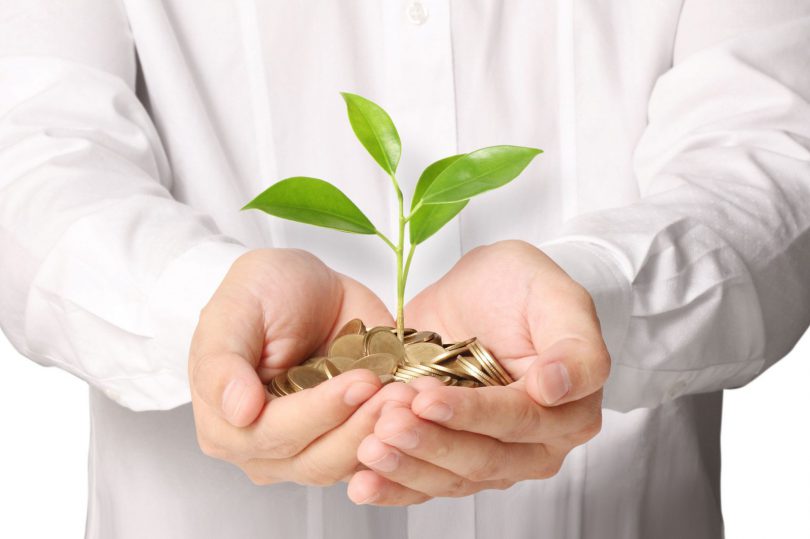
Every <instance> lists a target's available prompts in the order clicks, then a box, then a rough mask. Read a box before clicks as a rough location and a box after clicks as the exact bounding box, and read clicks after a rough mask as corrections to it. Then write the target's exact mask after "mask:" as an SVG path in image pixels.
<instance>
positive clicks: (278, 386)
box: [270, 371, 293, 397]
mask: <svg viewBox="0 0 810 539" xmlns="http://www.w3.org/2000/svg"><path fill="white" fill-rule="evenodd" d="M270 392H271V393H272V394H273V395H275V396H276V397H283V396H284V395H289V394H290V393H292V392H293V389H292V388H291V387H290V385H289V383H288V380H287V372H286V371H284V372H282V373H281V374H279V375H278V376H275V377H273V379H272V380H270Z"/></svg>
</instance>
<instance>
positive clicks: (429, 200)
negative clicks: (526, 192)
mask: <svg viewBox="0 0 810 539" xmlns="http://www.w3.org/2000/svg"><path fill="white" fill-rule="evenodd" d="M542 151H543V150H538V149H537V148H526V147H524V146H490V147H488V148H481V149H480V150H476V151H474V152H470V153H468V154H466V155H465V156H464V157H462V158H461V159H458V160H457V161H454V162H453V163H451V164H450V166H448V167H447V168H446V169H444V170H443V171H442V172H441V173H440V174H439V175H438V176H437V177H436V179H435V180H434V181H433V183H431V184H430V186H429V187H428V189H427V190H426V191H425V194H424V195H423V196H422V203H423V204H446V203H448V202H458V201H461V200H467V199H469V198H471V197H473V196H475V195H479V194H481V193H484V192H486V191H490V190H492V189H495V188H498V187H501V186H502V185H505V184H507V183H509V182H510V181H512V180H514V179H515V178H516V177H517V176H518V175H519V174H520V173H521V172H523V169H525V168H526V167H527V166H528V165H529V163H531V161H532V159H534V158H535V156H537V155H538V154H540V153H542Z"/></svg>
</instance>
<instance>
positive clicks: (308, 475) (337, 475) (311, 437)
mask: <svg viewBox="0 0 810 539" xmlns="http://www.w3.org/2000/svg"><path fill="white" fill-rule="evenodd" d="M352 318H361V319H363V320H364V321H365V322H366V323H367V324H372V325H383V324H384V325H393V321H392V319H391V315H390V313H389V312H388V310H387V309H386V307H385V305H384V304H383V303H382V301H380V300H379V298H377V297H376V296H375V295H374V294H373V293H372V292H371V291H370V290H368V289H367V288H366V287H364V286H362V285H360V284H359V283H357V282H356V281H354V280H352V279H350V278H348V277H346V276H345V275H342V274H340V273H337V272H335V271H333V270H331V269H330V268H329V267H327V266H326V265H325V264H323V262H321V261H320V260H319V259H318V258H316V257H315V256H313V255H311V254H310V253H307V252H306V251H302V250H298V249H261V250H255V251H250V252H248V253H246V254H245V255H243V256H241V257H240V258H239V259H237V260H236V262H235V263H234V264H233V266H232V267H231V269H230V271H229V272H228V274H227V275H226V277H225V278H224V280H223V282H222V283H221V285H220V286H219V288H218V289H217V291H216V292H215V293H214V295H213V297H212V298H211V300H210V301H209V303H208V304H207V305H206V306H205V308H204V309H203V310H202V312H201V313H200V318H199V322H198V325H197V328H196V331H195V333H194V337H193V339H192V344H191V350H190V355H189V364H188V369H189V371H188V372H189V383H190V386H191V400H192V405H193V409H194V420H195V425H196V429H197V439H198V442H199V444H200V447H201V449H202V450H203V452H204V453H206V454H207V455H209V456H212V457H216V458H220V459H223V460H227V461H229V462H232V463H234V464H236V465H238V466H240V467H241V468H242V469H243V470H244V471H245V472H246V473H247V475H248V476H249V477H250V478H251V479H252V480H253V481H254V482H256V483H259V484H268V483H273V482H277V481H295V482H298V483H302V484H315V485H326V484H331V483H334V482H337V481H339V480H341V479H344V478H346V477H347V475H348V474H350V473H351V472H353V471H354V470H355V469H356V468H357V465H358V463H357V457H356V449H357V446H358V444H359V443H360V441H361V440H362V439H363V437H364V436H366V435H367V434H368V433H370V432H371V431H372V429H373V427H374V423H375V421H376V420H377V418H378V417H379V414H380V411H381V409H382V405H383V404H384V403H385V402H387V401H389V400H390V401H394V402H400V403H403V404H406V403H410V401H411V399H412V398H413V396H414V394H415V392H414V390H413V389H411V388H408V387H405V386H404V385H402V384H396V385H393V386H391V387H386V388H384V390H382V391H381V390H380V381H379V379H378V378H377V377H376V376H374V375H373V374H372V373H371V372H370V371H367V370H355V371H349V372H346V373H344V374H341V375H340V376H336V377H335V378H332V379H331V380H328V381H327V382H324V383H322V384H320V385H318V386H316V387H314V388H311V389H306V390H304V391H300V392H298V393H295V394H292V395H288V396H286V397H283V398H279V399H274V398H272V397H270V395H269V393H268V392H267V391H266V390H265V386H264V384H265V383H266V382H267V381H269V379H270V378H271V377H272V376H274V375H275V374H277V373H279V372H281V371H282V370H284V369H286V368H288V367H290V366H292V365H295V364H297V363H299V362H301V361H302V360H303V359H305V358H307V357H309V356H311V355H313V354H322V353H324V352H325V348H326V346H327V344H328V343H329V342H330V341H331V339H332V338H333V337H334V335H335V334H336V333H337V331H339V330H340V328H341V327H342V326H343V324H344V323H345V322H347V321H348V320H350V319H352Z"/></svg>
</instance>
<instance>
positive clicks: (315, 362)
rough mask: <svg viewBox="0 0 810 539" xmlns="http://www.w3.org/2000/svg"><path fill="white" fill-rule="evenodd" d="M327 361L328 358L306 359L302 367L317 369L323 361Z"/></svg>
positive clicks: (315, 357)
mask: <svg viewBox="0 0 810 539" xmlns="http://www.w3.org/2000/svg"><path fill="white" fill-rule="evenodd" d="M323 359H326V356H312V357H308V358H307V359H305V360H304V361H303V362H302V363H301V365H311V366H313V367H317V366H318V364H319V363H320V362H321V360H323Z"/></svg>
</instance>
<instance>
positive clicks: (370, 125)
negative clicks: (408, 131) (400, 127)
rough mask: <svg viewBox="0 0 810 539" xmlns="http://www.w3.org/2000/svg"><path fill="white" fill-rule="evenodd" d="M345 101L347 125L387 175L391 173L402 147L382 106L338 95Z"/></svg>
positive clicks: (357, 98) (365, 100)
mask: <svg viewBox="0 0 810 539" xmlns="http://www.w3.org/2000/svg"><path fill="white" fill-rule="evenodd" d="M340 95H342V96H343V100H344V101H346V109H347V111H348V113H349V123H351V124H352V130H353V131H354V134H355V135H357V138H358V140H359V141H360V143H361V144H362V145H363V146H365V148H366V150H368V153H370V154H371V157H373V158H374V160H375V161H377V163H378V164H379V165H380V166H381V167H382V168H383V170H385V171H386V172H387V173H388V174H394V173H395V172H396V171H397V165H398V164H399V156H400V154H401V153H402V145H401V144H400V142H399V134H398V133H397V128H396V127H394V122H393V121H392V120H391V117H390V116H388V113H387V112H385V111H384V110H383V109H382V107H380V106H379V105H377V104H375V103H373V102H372V101H369V100H368V99H366V98H365V97H360V96H359V95H356V94H350V93H348V92H340Z"/></svg>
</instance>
